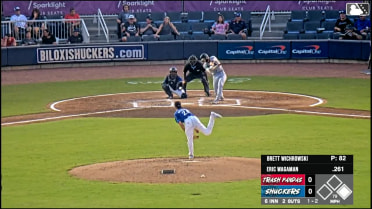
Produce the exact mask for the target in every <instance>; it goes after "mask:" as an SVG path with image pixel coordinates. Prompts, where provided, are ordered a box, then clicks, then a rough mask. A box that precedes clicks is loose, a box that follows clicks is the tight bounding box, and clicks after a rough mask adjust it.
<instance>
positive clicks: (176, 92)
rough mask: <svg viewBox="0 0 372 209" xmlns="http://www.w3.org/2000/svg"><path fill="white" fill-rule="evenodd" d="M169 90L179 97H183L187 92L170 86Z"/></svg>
mask: <svg viewBox="0 0 372 209" xmlns="http://www.w3.org/2000/svg"><path fill="white" fill-rule="evenodd" d="M169 90H170V91H171V92H172V93H174V94H177V96H179V97H181V95H182V94H183V93H185V90H183V89H173V88H172V87H171V86H169Z"/></svg>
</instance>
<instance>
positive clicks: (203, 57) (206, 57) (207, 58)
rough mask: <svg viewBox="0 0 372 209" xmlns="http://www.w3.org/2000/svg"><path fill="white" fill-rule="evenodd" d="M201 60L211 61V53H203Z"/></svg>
mask: <svg viewBox="0 0 372 209" xmlns="http://www.w3.org/2000/svg"><path fill="white" fill-rule="evenodd" d="M200 60H201V61H202V62H203V63H204V62H208V61H209V55H208V54H207V53H202V54H201V55H200Z"/></svg>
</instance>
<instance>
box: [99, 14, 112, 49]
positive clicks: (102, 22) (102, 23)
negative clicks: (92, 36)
mask: <svg viewBox="0 0 372 209" xmlns="http://www.w3.org/2000/svg"><path fill="white" fill-rule="evenodd" d="M97 13H98V14H97V16H98V17H97V18H98V36H100V35H101V28H102V31H103V33H104V35H105V37H106V41H107V43H109V42H110V38H109V31H108V28H107V25H106V22H105V19H104V18H103V15H102V12H101V10H100V9H99V8H98V12H97Z"/></svg>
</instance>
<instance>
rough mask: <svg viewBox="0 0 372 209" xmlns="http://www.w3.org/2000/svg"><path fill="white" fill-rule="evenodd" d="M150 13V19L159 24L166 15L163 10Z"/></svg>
mask: <svg viewBox="0 0 372 209" xmlns="http://www.w3.org/2000/svg"><path fill="white" fill-rule="evenodd" d="M150 15H151V18H152V21H153V22H154V23H155V24H156V25H158V26H159V25H160V24H161V23H162V22H163V21H164V17H165V16H166V13H165V12H151V14H150ZM171 21H172V19H171Z"/></svg>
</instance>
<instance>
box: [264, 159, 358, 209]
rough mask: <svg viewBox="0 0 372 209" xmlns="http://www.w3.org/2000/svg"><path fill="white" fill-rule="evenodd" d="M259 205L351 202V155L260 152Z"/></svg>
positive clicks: (342, 203)
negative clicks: (264, 153) (273, 153)
mask: <svg viewBox="0 0 372 209" xmlns="http://www.w3.org/2000/svg"><path fill="white" fill-rule="evenodd" d="M261 204H264V205H275V204H277V205H278V204H287V205H293V204H296V205H314V204H319V205H337V204H338V205H352V204H353V155H261Z"/></svg>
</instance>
